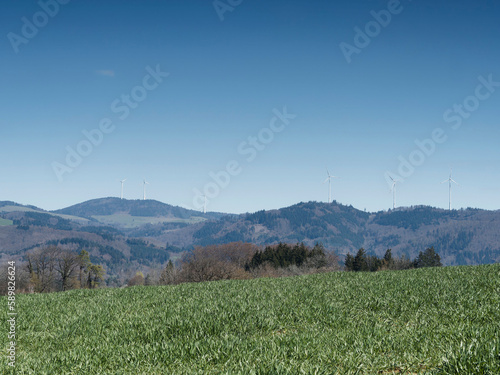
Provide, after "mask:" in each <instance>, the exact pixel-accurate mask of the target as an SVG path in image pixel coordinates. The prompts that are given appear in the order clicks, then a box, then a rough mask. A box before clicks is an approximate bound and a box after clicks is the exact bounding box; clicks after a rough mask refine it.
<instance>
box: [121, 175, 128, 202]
mask: <svg viewBox="0 0 500 375" xmlns="http://www.w3.org/2000/svg"><path fill="white" fill-rule="evenodd" d="M125 181H127V179H126V178H125V179H123V180H120V183H121V184H122V192H121V194H120V199H123V183H124V182H125Z"/></svg>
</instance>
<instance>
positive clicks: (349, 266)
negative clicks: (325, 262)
mask: <svg viewBox="0 0 500 375" xmlns="http://www.w3.org/2000/svg"><path fill="white" fill-rule="evenodd" d="M345 270H346V271H354V257H353V256H352V255H351V254H350V253H347V255H346V256H345Z"/></svg>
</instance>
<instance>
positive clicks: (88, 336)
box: [0, 264, 500, 375]
mask: <svg viewBox="0 0 500 375" xmlns="http://www.w3.org/2000/svg"><path fill="white" fill-rule="evenodd" d="M16 302H17V308H18V312H19V314H18V317H17V319H18V321H17V337H18V339H17V362H16V371H15V372H13V371H11V372H9V369H8V366H7V365H6V363H7V360H6V357H5V355H4V356H3V357H2V363H1V365H0V372H1V373H2V374H10V373H12V374H14V373H15V374H37V375H40V374H51V375H52V374H402V373H406V374H414V373H430V374H475V375H476V374H500V356H499V355H500V354H499V346H500V338H499V337H500V265H499V264H496V265H487V266H473V267H447V268H434V269H418V270H410V271H399V272H395V271H387V272H378V273H345V272H336V273H330V274H320V275H310V276H300V277H291V278H282V279H255V280H249V281H223V282H211V283H201V284H182V285H178V286H165V287H133V288H126V289H104V290H96V291H89V290H80V291H78V290H76V291H70V292H66V293H56V294H45V295H19V296H17V300H16ZM6 305H7V300H6V298H5V297H2V299H1V306H2V308H1V309H0V316H1V318H2V321H3V322H4V327H7V324H6V323H5V321H6V319H7V315H6V313H7V307H6ZM0 340H1V344H2V348H5V350H3V353H6V352H7V350H6V348H7V347H8V345H7V333H6V332H4V333H2V335H1V339H0Z"/></svg>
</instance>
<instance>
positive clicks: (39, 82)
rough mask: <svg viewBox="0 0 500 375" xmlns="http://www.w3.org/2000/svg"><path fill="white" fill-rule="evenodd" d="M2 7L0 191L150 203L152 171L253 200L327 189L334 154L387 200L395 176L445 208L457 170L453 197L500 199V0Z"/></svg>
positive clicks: (412, 200) (361, 193)
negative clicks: (390, 178) (450, 178)
mask: <svg viewBox="0 0 500 375" xmlns="http://www.w3.org/2000/svg"><path fill="white" fill-rule="evenodd" d="M0 20H1V22H0V29H1V38H0V52H1V54H0V57H1V58H0V82H1V87H2V89H1V91H0V99H1V104H2V106H1V108H2V110H1V114H0V129H1V138H0V147H1V151H2V155H3V157H2V161H3V162H2V164H1V166H0V200H13V201H16V202H19V203H24V204H33V205H36V206H39V207H41V208H44V209H58V208H62V207H66V206H69V205H72V204H76V203H79V202H82V201H85V200H88V199H93V198H100V197H106V196H119V195H120V182H119V180H121V179H125V178H126V179H127V181H126V182H125V184H124V196H125V198H128V199H139V198H142V194H143V179H144V178H145V179H146V180H147V181H148V182H149V183H150V185H147V192H146V194H147V198H151V199H157V200H160V201H163V202H165V203H169V204H174V205H180V206H183V207H187V208H199V207H200V204H201V203H202V202H203V198H200V197H198V198H199V199H197V200H196V201H197V202H193V200H194V198H195V197H196V194H195V192H194V191H195V190H194V189H196V191H200V192H201V193H200V194H203V192H205V193H206V194H207V196H208V198H207V199H208V205H207V209H208V210H211V211H222V212H234V213H241V212H253V211H257V210H261V209H273V208H279V207H285V206H289V205H292V204H295V203H298V202H300V201H310V200H315V201H326V200H327V199H328V184H323V181H324V180H325V178H326V168H328V169H329V170H330V172H331V173H332V174H333V175H336V176H340V178H339V179H335V180H332V182H333V184H332V196H333V198H334V199H336V200H337V201H338V202H340V203H343V204H347V205H349V204H352V205H353V206H354V207H356V208H358V209H365V208H366V209H367V210H368V211H378V210H382V209H388V208H390V207H391V206H392V195H391V193H390V185H389V183H388V182H387V172H390V173H391V175H392V176H393V177H394V178H396V179H399V180H400V183H399V184H398V185H397V198H396V199H397V205H398V206H399V205H401V206H410V205H417V204H426V205H432V206H437V207H443V208H445V207H447V206H448V186H447V184H441V181H443V180H445V179H446V178H448V175H449V171H450V167H453V178H454V179H455V180H456V181H457V182H458V183H460V186H454V187H453V202H452V205H453V207H455V208H459V207H479V208H486V209H500V148H499V141H500V116H499V114H500V110H499V109H500V48H499V47H500V45H499V43H500V42H499V41H500V22H499V20H500V3H499V2H498V1H495V0H491V1H489V0H477V1H465V0H454V1H435V0H413V1H410V0H402V1H401V2H398V1H397V0H391V1H378V0H377V1H376V0H360V1H352V0H338V1H331V0H313V1H311V0H307V1H306V0H302V1H295V0H286V1H285V0H273V1H250V0H243V1H240V0H220V1H219V0H218V1H216V2H212V1H210V0H209V1H207V0H204V1H195V0H191V1H186V0H169V1H166V0H165V1H153V0H141V1H138V0H137V1H124V0H120V1H118V0H106V1H94V0H85V1H77V0H72V1H68V0H64V1H63V0H59V2H56V0H42V1H40V2H37V1H19V0H16V1H14V0H11V1H8V2H6V3H5V4H3V7H2V12H1V14H0ZM167 73H168V76H167ZM280 117H281V118H280ZM100 127H101V128H100ZM84 131H86V132H87V135H88V136H89V137H90V138H91V140H89V139H88V137H86V136H85V135H84V134H83V132H84ZM249 137H250V138H249ZM426 139H427V141H424V140H426ZM416 141H421V142H423V143H422V144H421V146H420V147H421V148H422V149H423V151H421V149H420V148H419V146H417V144H416V143H415V142H416ZM91 142H93V143H91ZM68 155H69V156H68ZM402 160H406V161H402ZM227 169H229V172H230V173H231V174H232V175H230V174H229V173H228V172H226V170H227ZM221 171H222V172H221ZM210 174H212V176H214V175H218V179H219V181H218V182H214V179H213V178H212V177H211V176H210ZM216 179H217V178H216Z"/></svg>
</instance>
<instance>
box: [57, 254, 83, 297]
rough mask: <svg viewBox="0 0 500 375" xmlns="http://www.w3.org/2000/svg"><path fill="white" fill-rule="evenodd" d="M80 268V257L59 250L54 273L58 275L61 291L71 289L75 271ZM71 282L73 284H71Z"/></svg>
mask: <svg viewBox="0 0 500 375" xmlns="http://www.w3.org/2000/svg"><path fill="white" fill-rule="evenodd" d="M79 267H80V257H79V255H78V254H77V253H75V252H73V251H69V250H60V253H59V256H58V257H57V267H56V271H57V272H58V273H59V276H60V280H61V285H62V290H63V291H65V290H68V289H73V288H72V286H73V285H74V281H75V276H76V271H77V270H78V269H79ZM72 281H73V282H72Z"/></svg>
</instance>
